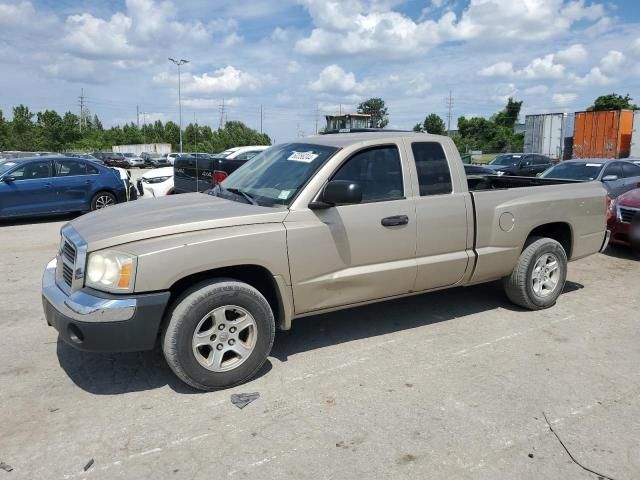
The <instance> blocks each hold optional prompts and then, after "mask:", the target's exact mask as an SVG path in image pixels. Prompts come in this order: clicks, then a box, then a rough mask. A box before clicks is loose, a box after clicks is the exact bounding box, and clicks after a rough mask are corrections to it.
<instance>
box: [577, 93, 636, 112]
mask: <svg viewBox="0 0 640 480" xmlns="http://www.w3.org/2000/svg"><path fill="white" fill-rule="evenodd" d="M631 100H632V98H631V96H630V95H629V94H628V93H627V94H626V95H624V96H622V95H618V94H617V93H610V94H608V95H601V96H599V97H598V98H596V99H595V100H594V102H593V105H591V106H590V107H588V108H587V110H588V111H601V110H622V109H630V110H638V109H640V107H638V105H636V104H635V103H631Z"/></svg>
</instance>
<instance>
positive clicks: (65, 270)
mask: <svg viewBox="0 0 640 480" xmlns="http://www.w3.org/2000/svg"><path fill="white" fill-rule="evenodd" d="M62 278H63V279H64V283H66V284H67V285H69V286H71V284H72V283H73V268H71V267H70V266H69V265H67V264H66V263H63V264H62Z"/></svg>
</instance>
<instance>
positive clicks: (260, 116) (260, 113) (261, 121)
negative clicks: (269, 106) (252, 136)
mask: <svg viewBox="0 0 640 480" xmlns="http://www.w3.org/2000/svg"><path fill="white" fill-rule="evenodd" d="M260 133H261V134H262V104H260Z"/></svg>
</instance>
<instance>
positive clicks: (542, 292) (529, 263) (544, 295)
mask: <svg viewBox="0 0 640 480" xmlns="http://www.w3.org/2000/svg"><path fill="white" fill-rule="evenodd" d="M566 279H567V254H566V252H565V251H564V248H563V247H562V245H560V243H558V242H557V241H555V240H553V239H551V238H542V237H532V238H530V239H529V240H528V242H527V244H526V246H525V249H524V250H523V251H522V253H521V254H520V258H519V259H518V263H517V264H516V267H515V268H514V269H513V272H511V275H509V276H508V277H505V279H504V289H505V292H506V294H507V297H508V298H509V300H511V301H512V302H513V303H515V304H516V305H519V306H521V307H524V308H527V309H529V310H541V309H543V308H549V307H551V306H553V305H554V304H555V303H556V300H557V299H558V297H559V296H560V294H561V293H562V290H563V289H564V284H565V281H566Z"/></svg>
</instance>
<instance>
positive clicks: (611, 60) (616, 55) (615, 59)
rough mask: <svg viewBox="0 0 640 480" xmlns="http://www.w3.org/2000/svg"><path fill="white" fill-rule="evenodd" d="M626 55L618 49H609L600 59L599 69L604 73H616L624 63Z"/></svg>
mask: <svg viewBox="0 0 640 480" xmlns="http://www.w3.org/2000/svg"><path fill="white" fill-rule="evenodd" d="M625 60H626V57H625V56H624V54H623V53H622V52H619V51H618V50H609V52H608V53H607V54H606V55H605V56H604V57H602V60H600V69H601V70H602V71H603V72H604V73H608V74H616V73H618V72H619V71H620V69H621V68H622V66H623V65H624V63H625Z"/></svg>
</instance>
